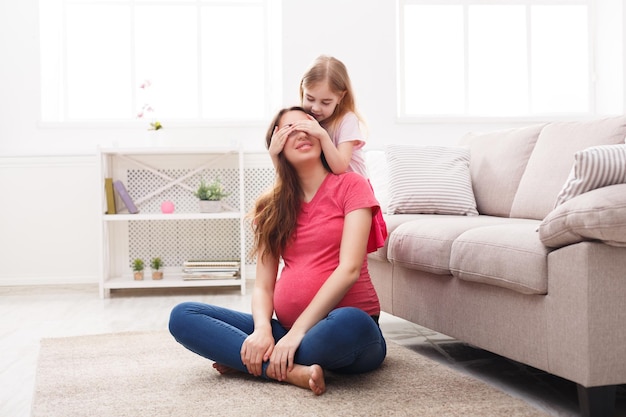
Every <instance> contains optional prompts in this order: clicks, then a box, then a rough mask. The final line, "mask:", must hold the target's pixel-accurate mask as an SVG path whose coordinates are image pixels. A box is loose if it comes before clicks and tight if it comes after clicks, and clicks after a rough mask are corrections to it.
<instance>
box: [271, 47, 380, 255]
mask: <svg viewBox="0 0 626 417" xmlns="http://www.w3.org/2000/svg"><path fill="white" fill-rule="evenodd" d="M300 101H301V104H302V107H303V108H304V109H305V110H306V111H307V112H308V113H309V114H310V115H309V117H308V118H307V119H305V120H302V121H300V122H298V123H297V124H296V126H295V127H296V128H297V129H298V130H300V131H302V132H306V133H307V134H309V135H310V136H312V137H314V138H316V139H317V140H319V141H320V144H321V145H322V151H323V152H324V156H325V157H326V161H327V162H328V165H329V166H330V169H331V170H332V171H333V172H334V173H335V174H339V173H342V172H346V171H348V172H349V171H352V172H356V173H358V174H361V175H362V176H364V177H365V178H369V175H368V173H367V167H366V165H365V156H364V154H363V146H364V145H365V138H364V136H363V134H362V132H361V128H360V125H361V124H362V123H363V119H362V118H361V116H360V115H359V113H358V111H357V109H356V103H355V99H354V92H353V90H352V83H351V82H350V77H349V76H348V70H347V69H346V66H345V65H344V64H343V63H342V62H341V61H339V60H338V59H337V58H334V57H331V56H326V55H321V56H319V57H318V58H317V59H315V61H313V64H312V65H311V67H310V68H309V69H308V70H307V71H306V72H305V74H304V76H303V77H302V80H301V81H300ZM286 139H287V138H286V135H285V133H284V132H280V131H276V130H275V131H274V132H273V135H272V140H271V143H270V148H269V151H270V155H271V157H272V161H273V162H274V166H276V158H277V155H278V154H279V153H280V152H281V151H282V149H283V146H284V145H285V141H286ZM386 237H387V226H386V224H385V221H384V219H383V216H382V212H380V211H379V212H378V213H377V214H376V215H375V217H374V219H373V223H372V229H371V234H370V236H369V240H368V247H367V250H368V252H373V251H375V250H376V249H378V248H380V247H382V246H383V245H384V242H385V239H386Z"/></svg>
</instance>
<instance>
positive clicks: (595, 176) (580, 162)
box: [555, 145, 626, 207]
mask: <svg viewBox="0 0 626 417" xmlns="http://www.w3.org/2000/svg"><path fill="white" fill-rule="evenodd" d="M624 183H626V145H603V146H592V147H591V148H587V149H584V150H582V151H578V152H576V153H575V154H574V166H573V167H572V170H571V171H570V174H569V177H568V178H567V181H566V182H565V185H564V186H563V189H561V192H560V193H559V195H558V196H557V198H556V203H555V207H556V206H558V205H560V204H563V203H565V202H566V201H567V200H569V199H571V198H574V197H576V196H577V195H580V194H582V193H586V192H587V191H590V190H595V189H596V188H600V187H606V186H607V185H613V184H624Z"/></svg>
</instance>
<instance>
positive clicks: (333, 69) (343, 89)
mask: <svg viewBox="0 0 626 417" xmlns="http://www.w3.org/2000/svg"><path fill="white" fill-rule="evenodd" d="M324 81H326V82H328V85H329V87H330V90H331V91H332V92H333V93H335V94H338V95H341V94H343V98H342V99H341V100H340V101H339V104H337V107H336V108H335V111H334V112H333V114H332V115H331V116H330V117H329V118H328V119H327V120H324V123H323V127H324V128H325V129H326V130H327V131H328V133H329V134H330V136H331V138H332V136H333V133H334V132H335V130H336V128H337V125H338V123H339V122H340V121H341V119H343V116H345V115H346V113H349V112H353V113H354V114H356V117H357V118H358V119H359V121H360V122H361V124H362V125H364V124H365V122H364V120H363V118H362V117H361V115H360V114H359V112H358V111H357V109H356V100H355V98H354V90H353V89H352V83H351V82H350V77H349V76H348V70H347V68H346V66H345V65H344V64H343V62H341V61H340V60H338V59H337V58H334V57H332V56H328V55H320V56H318V57H317V58H316V59H315V61H313V63H312V64H311V66H310V67H309V69H308V70H307V71H306V72H305V73H304V76H302V80H301V81H300V103H303V102H304V90H305V89H310V88H313V87H314V86H315V85H317V84H319V83H321V82H324Z"/></svg>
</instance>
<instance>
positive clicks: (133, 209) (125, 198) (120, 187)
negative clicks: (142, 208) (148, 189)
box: [113, 180, 139, 214]
mask: <svg viewBox="0 0 626 417" xmlns="http://www.w3.org/2000/svg"><path fill="white" fill-rule="evenodd" d="M113 187H115V191H117V193H118V194H119V196H120V198H121V199H122V202H124V205H125V206H126V209H127V210H128V212H129V213H130V214H135V213H138V212H139V210H138V209H137V206H135V203H134V202H133V199H132V198H130V195H128V191H126V187H125V186H124V183H123V182H122V181H120V180H115V181H113Z"/></svg>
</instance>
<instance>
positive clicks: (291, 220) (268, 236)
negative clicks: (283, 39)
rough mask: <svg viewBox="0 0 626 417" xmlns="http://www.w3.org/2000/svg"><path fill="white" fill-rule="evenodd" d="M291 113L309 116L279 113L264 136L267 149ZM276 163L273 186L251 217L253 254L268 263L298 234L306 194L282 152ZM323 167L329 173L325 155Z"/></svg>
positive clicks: (285, 110) (278, 256)
mask: <svg viewBox="0 0 626 417" xmlns="http://www.w3.org/2000/svg"><path fill="white" fill-rule="evenodd" d="M291 111H301V112H302V113H305V114H307V112H306V111H305V110H304V109H303V108H302V107H299V106H295V107H289V108H285V109H282V110H280V111H279V112H278V113H277V114H276V116H274V119H273V120H272V123H271V124H270V126H269V128H268V129H267V133H266V134H265V146H266V147H267V148H268V149H269V146H270V143H271V141H272V135H273V134H274V129H275V128H276V127H277V126H278V124H279V123H280V119H281V118H282V117H283V115H284V114H285V113H288V112H291ZM277 159H278V161H277V164H276V180H275V183H274V186H273V187H272V189H270V190H269V191H267V192H265V193H264V194H262V195H261V196H260V197H259V198H258V199H257V200H256V203H255V205H254V210H253V213H252V227H253V229H254V247H253V249H252V252H253V253H257V255H260V256H261V257H262V259H266V257H267V256H270V257H272V258H275V259H278V258H280V256H281V255H282V253H283V252H284V250H285V248H286V247H287V244H288V243H289V241H290V239H292V237H293V236H292V235H293V232H294V231H295V230H296V221H297V217H298V213H299V212H300V207H301V205H302V195H303V191H302V187H301V186H300V182H299V179H298V175H297V173H296V170H295V169H294V168H293V166H292V165H291V164H290V163H289V162H288V161H287V160H286V159H285V155H284V153H283V152H281V153H279V154H278V158H277ZM322 163H323V164H324V166H325V167H326V169H327V170H328V171H329V172H330V168H329V167H328V163H327V162H326V159H325V157H324V154H322ZM260 248H263V252H262V253H260V254H259V253H258V251H259V249H260Z"/></svg>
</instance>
